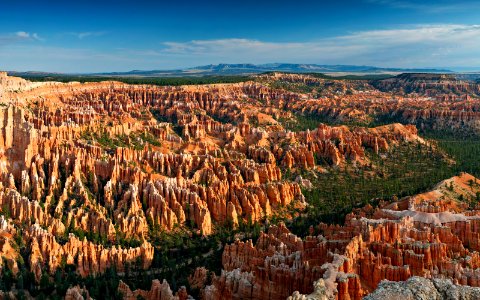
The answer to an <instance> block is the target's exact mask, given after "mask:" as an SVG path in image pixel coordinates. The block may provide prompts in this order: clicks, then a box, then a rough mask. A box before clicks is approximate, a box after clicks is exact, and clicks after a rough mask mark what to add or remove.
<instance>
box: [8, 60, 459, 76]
mask: <svg viewBox="0 0 480 300" xmlns="http://www.w3.org/2000/svg"><path fill="white" fill-rule="evenodd" d="M264 72H292V73H357V74H394V73H453V72H452V71H451V70H445V69H421V68H420V69H402V68H379V67H372V66H354V65H317V64H288V63H273V64H260V65H255V64H218V65H206V66H199V67H194V68H186V69H177V70H150V71H148V70H147V71H142V70H133V71H128V72H106V73H90V74H63V75H89V76H121V77H124V76H125V77H180V76H218V75H252V74H259V73H264ZM9 74H11V75H17V76H48V75H54V76H58V75H62V74H59V73H48V72H9Z"/></svg>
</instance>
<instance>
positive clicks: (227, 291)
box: [205, 173, 480, 299]
mask: <svg viewBox="0 0 480 300" xmlns="http://www.w3.org/2000/svg"><path fill="white" fill-rule="evenodd" d="M479 183H480V180H478V179H476V178H475V177H473V176H471V175H469V174H465V173H464V174H461V175H460V176H456V177H453V178H450V179H448V180H445V181H443V182H441V183H439V184H438V185H437V186H436V187H435V189H433V190H432V191H429V192H426V193H423V194H419V195H416V196H413V197H408V198H405V199H400V200H399V201H397V202H394V203H389V204H388V205H387V204H383V205H381V206H380V207H379V208H376V209H374V208H372V207H370V206H368V207H365V208H363V209H360V210H357V211H354V212H353V213H351V214H350V215H348V216H347V218H346V222H345V225H344V226H338V225H330V226H329V225H325V224H320V225H319V226H318V228H317V229H318V230H319V231H320V232H321V234H319V235H318V236H308V237H307V238H305V239H303V240H302V239H300V238H298V237H296V236H295V235H293V234H292V233H290V232H289V230H288V229H287V228H286V227H285V226H284V225H280V226H272V227H270V229H269V230H268V231H267V233H264V234H262V235H261V236H260V238H259V240H258V241H257V243H256V244H255V245H253V244H252V243H251V242H247V243H244V242H236V243H234V244H232V245H230V246H228V247H226V248H225V251H224V253H223V258H222V262H223V268H224V271H222V274H221V276H218V277H216V278H215V279H214V281H213V285H211V286H208V287H207V288H206V289H205V291H206V294H207V296H208V297H210V299H224V298H223V297H227V298H228V299H242V298H254V299H285V298H287V297H289V299H361V298H362V297H363V296H365V295H367V294H369V293H371V292H372V291H374V290H375V289H377V287H378V286H379V284H380V282H382V280H389V281H405V280H407V283H400V284H399V286H400V287H402V289H404V290H405V292H406V293H408V292H411V291H409V290H408V288H407V287H408V286H409V285H412V286H414V285H415V284H414V282H415V280H417V281H422V280H423V279H409V278H411V277H412V276H421V277H424V278H428V280H427V281H428V282H429V284H430V285H432V281H431V280H433V282H434V283H435V282H437V281H436V280H437V279H438V280H440V281H438V282H441V280H443V279H444V278H446V279H448V284H449V285H450V286H451V287H448V289H455V288H456V287H455V286H456V285H460V287H458V289H460V290H462V291H463V289H464V290H465V293H467V294H468V295H474V294H475V293H477V294H478V291H477V290H475V289H471V290H469V289H467V288H463V287H461V286H463V285H468V286H473V287H478V286H480V281H479V280H478V279H479V273H478V270H477V268H478V266H479V263H480V260H479V256H478V248H479V244H478V240H479V239H478V237H479V234H480V232H479V230H478V228H479V226H478V222H479V220H480V210H478V209H477V207H474V208H472V207H468V204H466V202H464V201H460V200H459V199H476V197H477V193H478V192H479V191H480V185H479ZM442 282H443V281H442ZM445 282H446V281H445ZM405 286H406V287H405ZM378 288H379V289H381V290H376V291H375V292H374V293H373V294H372V296H371V297H370V298H369V299H380V298H378V297H380V296H379V295H387V294H388V295H390V293H392V294H391V295H393V294H395V293H397V291H396V290H395V289H396V288H397V286H396V285H394V284H393V283H382V284H381V285H380V287H378ZM415 288H417V287H415ZM418 288H420V287H418ZM445 289H447V288H445ZM442 291H443V290H442ZM442 291H437V290H435V289H433V290H432V291H431V293H433V294H435V295H437V294H438V293H440V295H443V294H442V293H444V292H445V291H443V292H442ZM398 293H400V292H398ZM398 293H397V294H395V295H399V294H398ZM429 293H430V292H429ZM462 293H463V292H462ZM225 295H227V296H225ZM475 295H476V294H475ZM208 297H207V298H208ZM409 299H410V298H409ZM411 299H414V298H411ZM429 299H442V298H441V297H437V298H429ZM469 299H473V298H469Z"/></svg>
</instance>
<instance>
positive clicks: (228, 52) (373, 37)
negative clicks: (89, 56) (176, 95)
mask: <svg viewBox="0 0 480 300" xmlns="http://www.w3.org/2000/svg"><path fill="white" fill-rule="evenodd" d="M163 46H164V48H162V49H160V50H159V51H157V52H156V54H157V55H159V54H163V55H168V56H177V57H179V58H181V57H193V58H196V59H197V60H199V61H205V60H208V59H210V60H215V61H212V63H216V62H253V63H258V62H273V61H281V62H303V63H307V62H310V63H327V64H330V63H339V64H347V63H348V64H374V65H383V66H404V67H415V66H417V67H418V66H445V65H447V64H448V65H450V66H453V65H458V64H467V65H471V64H476V65H478V66H480V51H479V50H480V25H422V26H414V27H409V28H401V29H387V30H371V31H362V32H355V33H351V34H348V35H343V36H337V37H332V38H325V39H320V40H317V41H311V42H282V43H280V42H265V41H259V40H250V39H218V40H193V41H188V42H165V43H163Z"/></svg>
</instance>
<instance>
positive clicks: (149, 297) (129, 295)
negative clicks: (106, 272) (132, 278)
mask: <svg viewBox="0 0 480 300" xmlns="http://www.w3.org/2000/svg"><path fill="white" fill-rule="evenodd" d="M118 291H119V292H120V293H121V295H122V297H123V298H122V299H124V300H136V299H139V298H142V299H145V300H186V299H193V298H190V297H189V296H188V294H187V292H186V290H185V287H181V288H180V289H179V290H178V292H177V293H176V294H175V295H173V292H172V290H171V289H170V285H169V284H168V283H167V282H166V281H165V280H163V282H162V283H160V281H159V280H157V279H155V280H152V287H151V288H150V290H149V291H144V290H135V291H133V292H132V291H131V290H130V288H129V287H128V285H127V284H125V283H124V282H123V281H120V284H119V285H118Z"/></svg>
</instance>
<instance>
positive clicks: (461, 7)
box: [0, 0, 480, 73]
mask: <svg viewBox="0 0 480 300" xmlns="http://www.w3.org/2000/svg"><path fill="white" fill-rule="evenodd" d="M276 62H281V63H312V64H344V65H372V66H378V67H403V68H431V67H435V68H450V69H455V70H471V71H473V70H476V71H480V1H479V0H437V1H433V0H424V1H414V0H356V1H352V0H350V1H342V0H336V1H333V0H332V1H321V0H316V1H315V0H289V1H285V0H275V1H270V0H268V1H262V0H242V1H228V0H223V1H217V0H212V1H200V0H197V1H190V0H171V1H143V0H136V1H125V0H105V1H102V0H97V1H90V0H82V1H70V0H68V1H56V0H53V1H49V0H43V1H38V0H37V1H30V0H22V1H8V0H0V70H9V71H47V72H63V73H88V72H113V71H129V70H164V69H178V68H187V67H194V66H200V65H206V64H218V63H254V64H262V63H276Z"/></svg>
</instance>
